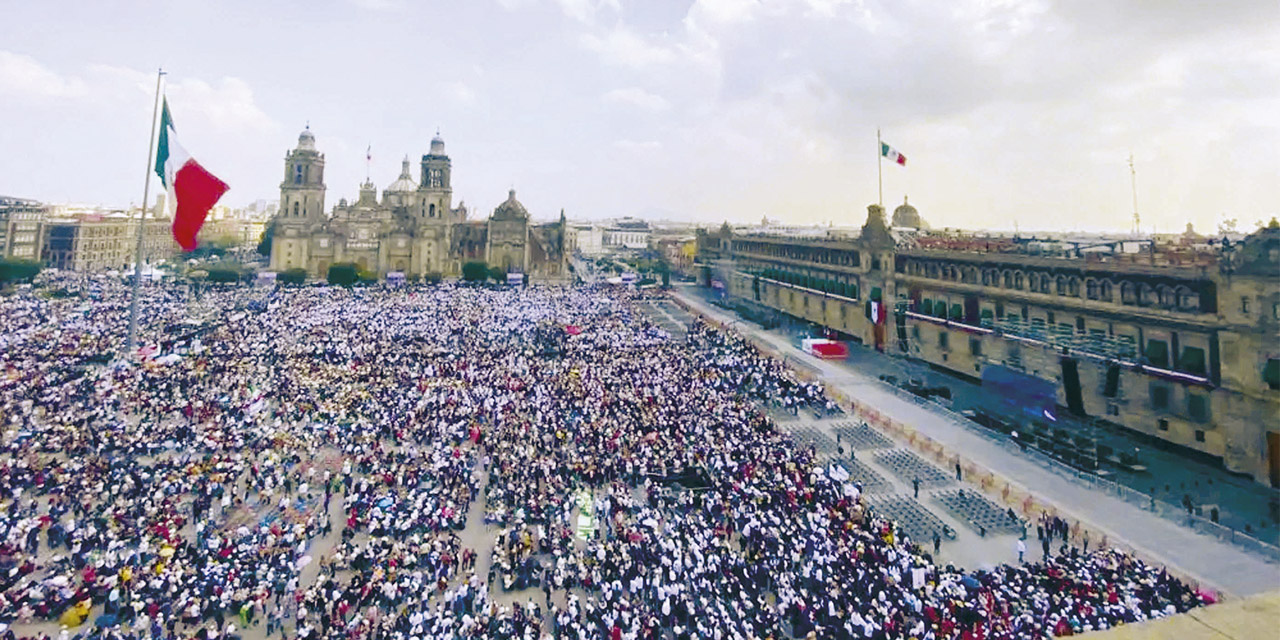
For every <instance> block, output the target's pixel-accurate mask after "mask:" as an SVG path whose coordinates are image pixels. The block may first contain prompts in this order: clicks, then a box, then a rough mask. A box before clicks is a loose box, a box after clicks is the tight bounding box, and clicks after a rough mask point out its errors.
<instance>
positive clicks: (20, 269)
mask: <svg viewBox="0 0 1280 640" xmlns="http://www.w3.org/2000/svg"><path fill="white" fill-rule="evenodd" d="M43 268H44V265H42V264H40V263H39V262H37V261H35V260H19V259H14V260H0V284H3V283H5V282H17V281H30V280H31V279H32V278H34V277H36V274H38V273H40V270H41V269H43Z"/></svg>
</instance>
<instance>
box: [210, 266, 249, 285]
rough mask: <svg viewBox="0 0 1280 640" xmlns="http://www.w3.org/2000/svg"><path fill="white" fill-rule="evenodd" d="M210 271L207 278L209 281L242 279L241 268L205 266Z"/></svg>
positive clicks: (235, 280)
mask: <svg viewBox="0 0 1280 640" xmlns="http://www.w3.org/2000/svg"><path fill="white" fill-rule="evenodd" d="M205 271H206V272H208V274H209V275H208V277H207V278H206V280H207V281H208V282H224V283H225V282H237V281H239V280H240V270H239V269H236V268H235V267H230V266H209V267H205Z"/></svg>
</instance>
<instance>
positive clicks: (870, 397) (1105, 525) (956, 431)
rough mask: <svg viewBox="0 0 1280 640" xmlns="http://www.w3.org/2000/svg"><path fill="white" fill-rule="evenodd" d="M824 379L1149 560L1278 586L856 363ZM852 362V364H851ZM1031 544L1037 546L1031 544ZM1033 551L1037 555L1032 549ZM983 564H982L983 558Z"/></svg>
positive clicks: (755, 334)
mask: <svg viewBox="0 0 1280 640" xmlns="http://www.w3.org/2000/svg"><path fill="white" fill-rule="evenodd" d="M673 295H674V296H676V297H678V298H679V299H680V300H681V301H683V302H684V303H686V304H688V305H690V307H692V308H693V309H695V310H697V311H698V312H699V313H701V314H704V315H707V316H709V317H714V318H716V319H717V320H719V321H721V322H726V323H727V322H737V327H738V329H739V330H740V331H743V332H744V333H745V334H747V335H748V336H749V337H751V338H752V339H754V340H756V341H758V342H760V343H763V344H766V345H768V346H769V347H770V348H771V349H773V350H775V351H778V352H779V353H783V354H792V355H791V357H795V358H801V357H803V356H802V355H801V354H800V352H799V350H797V349H795V348H794V347H793V346H792V345H791V342H790V340H789V338H788V336H786V335H782V334H780V333H777V332H767V331H763V330H761V329H760V328H759V327H758V326H756V325H748V324H745V323H742V322H738V321H737V319H736V318H734V317H733V316H731V315H730V314H728V313H725V312H723V311H722V310H720V309H717V308H715V307H712V306H711V305H709V304H707V303H705V302H704V301H703V300H701V299H700V298H699V297H698V296H697V295H696V294H695V293H693V292H686V291H682V290H679V289H677V290H676V291H675V292H674V293H673ZM807 364H808V365H809V367H811V368H812V370H815V371H817V372H818V373H819V375H820V376H821V377H822V378H823V379H824V380H825V381H826V383H827V384H828V386H830V387H834V388H837V389H839V390H840V391H841V392H842V393H844V394H846V395H847V396H848V397H851V398H856V399H858V400H859V401H861V402H865V403H868V404H870V405H872V406H875V407H876V408H877V409H878V410H879V411H881V412H882V413H885V414H887V415H889V416H891V417H893V418H894V419H896V420H899V421H901V422H903V423H906V424H909V425H911V426H912V427H914V428H915V429H916V430H918V431H920V432H921V433H924V434H925V435H927V436H929V437H930V438H933V439H934V440H936V441H937V442H939V443H941V444H943V445H944V446H946V447H947V448H949V449H951V450H953V451H959V452H963V453H964V455H965V456H967V457H968V458H969V459H971V460H973V461H974V462H976V463H978V464H980V465H983V466H985V467H987V468H988V469H992V470H994V471H996V472H997V473H1000V474H1002V475H1004V476H1005V477H1008V478H1010V479H1011V480H1013V481H1015V482H1017V483H1019V484H1021V485H1022V486H1024V487H1027V488H1028V489H1030V490H1031V491H1033V492H1034V493H1036V494H1038V495H1040V496H1042V497H1044V498H1045V499H1047V500H1049V501H1051V502H1053V503H1054V504H1055V505H1057V506H1058V507H1059V508H1061V509H1063V510H1065V511H1067V512H1068V513H1070V514H1072V515H1074V516H1076V517H1079V518H1081V519H1084V520H1086V521H1089V522H1091V523H1093V524H1094V525H1095V526H1096V527H1097V528H1099V529H1101V530H1103V531H1107V532H1109V534H1110V535H1111V537H1113V538H1116V539H1119V540H1122V541H1124V542H1125V543H1127V544H1129V545H1130V546H1132V547H1133V548H1135V549H1138V550H1139V551H1141V552H1143V553H1145V554H1146V555H1147V556H1149V557H1151V558H1154V559H1157V560H1160V561H1161V562H1163V563H1165V564H1166V565H1169V566H1172V567H1175V568H1177V569H1179V570H1181V571H1183V572H1185V573H1186V574H1188V575H1191V576H1195V577H1197V578H1199V579H1200V580H1201V581H1202V582H1204V583H1206V584H1209V585H1212V586H1214V587H1216V588H1219V589H1222V590H1224V591H1226V592H1227V593H1229V594H1233V595H1236V596H1246V595H1252V594H1256V593H1261V592H1264V591H1269V590H1273V589H1276V588H1280V567H1278V566H1277V565H1276V564H1272V563H1269V562H1267V560H1266V559H1265V558H1264V557H1263V556H1261V555H1256V554H1253V553H1250V552H1247V551H1245V550H1243V549H1241V548H1240V547H1237V546H1235V545H1232V544H1230V543H1228V542H1224V541H1221V540H1218V539H1217V538H1213V537H1211V536H1206V535H1202V534H1199V533H1196V532H1195V531H1192V530H1191V529H1189V528H1186V527H1183V526H1181V525H1179V524H1177V523H1174V522H1171V521H1169V520H1166V519H1164V518H1162V517H1160V516H1158V515H1156V514H1153V513H1151V512H1149V511H1146V510H1144V509H1142V508H1139V507H1137V506H1135V505H1133V504H1130V503H1128V502H1125V501H1124V500H1123V499H1120V498H1117V497H1113V496H1110V495H1106V494H1104V493H1101V492H1099V491H1095V490H1092V489H1090V488H1088V487H1085V486H1082V485H1079V484H1076V483H1074V482H1068V481H1065V480H1064V479H1063V477H1062V476H1059V475H1058V474H1056V473H1055V472H1053V471H1051V470H1050V469H1048V468H1046V467H1045V466H1043V465H1041V464H1040V463H1038V462H1036V461H1034V460H1032V459H1029V458H1027V457H1024V456H1022V455H1019V454H1018V453H1016V452H1015V451H1011V450H1009V449H1007V448H1005V447H1004V446H1002V445H1000V444H999V443H997V442H994V441H992V440H991V439H989V438H988V437H986V436H984V435H982V434H980V433H977V432H975V430H976V429H980V427H977V426H976V425H971V424H965V422H968V421H962V420H958V419H955V418H953V417H952V416H951V415H948V414H947V413H945V412H942V411H939V410H932V409H930V408H927V407H923V406H921V405H919V404H916V403H914V402H911V401H909V400H906V399H904V398H902V397H900V396H898V395H897V393H895V392H894V390H892V389H891V388H889V387H888V386H887V385H886V384H885V383H883V382H881V381H880V380H878V379H877V378H876V376H875V375H871V374H868V373H866V372H865V371H862V370H860V369H859V368H857V367H856V366H847V365H846V364H837V363H832V362H830V361H825V360H818V359H814V358H809V359H808V363H807ZM855 364H856V363H855ZM1028 546H1029V547H1031V546H1034V545H1028ZM1033 553H1034V552H1033ZM980 561H981V559H980Z"/></svg>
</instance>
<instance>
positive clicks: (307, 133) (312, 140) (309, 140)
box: [298, 125, 316, 151]
mask: <svg viewBox="0 0 1280 640" xmlns="http://www.w3.org/2000/svg"><path fill="white" fill-rule="evenodd" d="M298 149H299V150H301V151H315V150H316V137H315V135H313V134H312V133H311V125H307V128H306V129H303V130H302V133H300V134H298Z"/></svg>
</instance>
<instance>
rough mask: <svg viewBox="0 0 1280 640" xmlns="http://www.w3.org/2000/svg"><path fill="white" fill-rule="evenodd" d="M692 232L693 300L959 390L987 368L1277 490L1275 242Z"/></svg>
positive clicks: (1279, 412) (1279, 246)
mask: <svg viewBox="0 0 1280 640" xmlns="http://www.w3.org/2000/svg"><path fill="white" fill-rule="evenodd" d="M912 220H917V223H916V224H910V225H909V226H915V227H917V229H919V227H920V226H921V224H919V223H918V216H916V215H915V211H914V209H913V208H911V207H910V206H909V205H905V204H904V205H903V207H899V210H898V211H897V212H895V215H894V218H893V225H894V227H895V228H892V229H891V228H890V226H889V225H888V224H886V221H885V218H884V210H883V209H882V208H881V207H880V206H878V205H872V206H871V207H869V211H868V216H867V219H866V223H865V224H864V225H863V227H862V229H861V232H860V233H854V234H849V235H847V236H838V235H835V234H828V235H827V236H825V237H798V236H796V235H781V234H776V233H772V234H771V233H742V232H735V231H734V230H733V229H732V228H730V227H729V226H728V225H725V226H723V227H721V228H720V229H719V230H718V231H713V232H706V231H703V232H700V234H699V238H698V252H699V253H698V263H699V264H700V265H701V266H702V278H703V282H704V284H709V285H712V286H717V287H723V288H724V290H725V291H726V292H727V294H728V296H729V298H730V299H732V300H736V301H740V304H748V305H751V306H753V307H756V308H764V310H765V311H768V312H771V313H777V312H780V313H784V314H787V315H789V316H792V317H796V318H800V319H803V320H807V321H810V322H813V323H815V324H818V325H821V326H823V327H826V328H827V329H828V330H830V331H835V332H838V333H839V334H841V335H843V336H845V337H847V338H849V339H852V340H854V341H858V342H862V343H864V344H867V345H869V346H874V347H875V348H877V349H879V350H881V351H885V352H887V353H890V354H893V355H896V356H900V357H908V358H913V359H918V360H921V361H924V362H927V363H928V364H929V365H931V366H933V367H934V368H941V369H945V370H947V371H950V372H952V373H955V374H960V375H963V376H967V377H970V378H975V379H976V378H981V377H983V372H984V370H985V369H987V368H989V367H1003V368H1006V369H1012V370H1014V371H1016V372H1018V374H1017V375H1026V376H1033V377H1035V378H1038V379H1040V380H1043V381H1046V385H1047V384H1049V383H1051V384H1052V385H1053V386H1054V387H1056V390H1057V391H1056V393H1057V398H1056V400H1057V404H1058V405H1060V406H1062V407H1065V408H1067V410H1068V411H1070V412H1071V413H1073V414H1075V415H1077V416H1079V417H1083V418H1088V419H1100V420H1105V421H1108V422H1111V423H1114V424H1118V425H1122V426H1124V427H1127V428H1128V429H1131V430H1134V431H1138V432H1141V433H1143V434H1146V435H1148V436H1151V437H1153V438H1158V439H1161V440H1164V441H1167V442H1171V443H1174V444H1177V445H1181V446H1183V447H1187V448H1190V449H1193V450H1196V451H1199V452H1202V453H1203V454H1205V455H1208V456H1212V457H1214V458H1217V459H1220V460H1221V461H1222V463H1223V465H1224V466H1225V467H1226V468H1227V469H1228V470H1231V471H1235V472H1238V473H1242V474H1247V475H1249V476H1252V477H1253V478H1254V479H1255V480H1257V481H1258V482H1262V483H1265V484H1269V485H1271V486H1280V420H1277V416H1280V225H1277V224H1276V222H1275V221H1274V220H1273V221H1272V223H1271V225H1270V226H1268V227H1266V228H1263V229H1260V230H1258V231H1257V232H1255V233H1253V234H1252V235H1249V236H1247V237H1245V238H1243V239H1241V240H1238V241H1236V242H1230V241H1227V242H1222V241H1217V242H1214V243H1205V242H1203V241H1201V243H1200V244H1199V245H1198V246H1196V247H1192V246H1190V245H1187V244H1183V245H1177V244H1175V245H1173V246H1162V247H1160V248H1159V249H1157V248H1156V247H1154V246H1153V245H1148V246H1146V247H1145V248H1144V249H1142V250H1139V251H1136V252H1132V251H1129V252H1126V251H1115V250H1111V251H1099V250H1086V251H1082V250H1079V249H1077V250H1075V251H1070V250H1068V251H1056V252H1046V251H1036V250H1031V248H1030V247H1029V245H1028V244H1027V243H1022V242H1017V241H1016V239H1011V238H1008V237H996V236H991V237H979V236H964V237H958V236H954V235H952V236H948V235H945V234H930V233H926V232H923V231H921V230H916V231H915V232H914V233H909V234H899V233H898V229H897V228H896V227H897V226H898V225H899V224H909V222H908V221H912Z"/></svg>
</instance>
